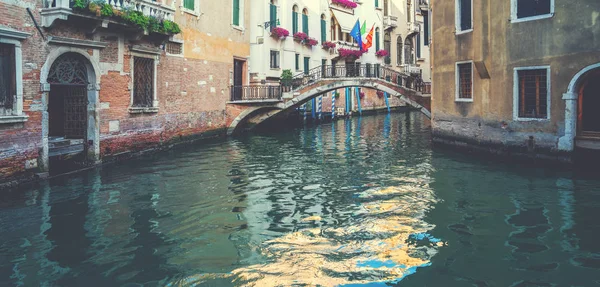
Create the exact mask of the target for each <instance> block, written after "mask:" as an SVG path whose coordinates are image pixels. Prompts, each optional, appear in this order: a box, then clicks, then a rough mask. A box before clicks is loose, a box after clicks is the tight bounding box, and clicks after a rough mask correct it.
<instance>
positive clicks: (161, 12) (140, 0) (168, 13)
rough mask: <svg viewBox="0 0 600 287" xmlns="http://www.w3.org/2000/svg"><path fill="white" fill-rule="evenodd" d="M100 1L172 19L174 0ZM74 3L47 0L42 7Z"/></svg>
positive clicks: (60, 6)
mask: <svg viewBox="0 0 600 287" xmlns="http://www.w3.org/2000/svg"><path fill="white" fill-rule="evenodd" d="M101 2H104V3H108V4H110V5H111V6H112V7H113V8H114V9H117V10H125V9H132V10H134V11H139V12H142V14H144V15H145V16H149V17H156V18H160V19H166V20H171V21H173V18H174V13H175V9H174V8H173V7H174V4H175V1H174V0H173V1H172V2H171V6H169V5H166V4H161V3H160V1H152V0H103V1H101ZM74 3H75V2H74V1H72V0H48V1H45V2H44V7H45V8H65V9H71V8H73V4H74Z"/></svg>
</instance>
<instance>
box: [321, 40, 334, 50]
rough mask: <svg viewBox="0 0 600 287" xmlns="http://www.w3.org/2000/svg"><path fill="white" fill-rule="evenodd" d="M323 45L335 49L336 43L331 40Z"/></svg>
mask: <svg viewBox="0 0 600 287" xmlns="http://www.w3.org/2000/svg"><path fill="white" fill-rule="evenodd" d="M322 46H323V49H335V47H336V45H335V43H333V42H329V41H327V42H325V43H323V45H322Z"/></svg>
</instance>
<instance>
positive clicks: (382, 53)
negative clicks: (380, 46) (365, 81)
mask: <svg viewBox="0 0 600 287" xmlns="http://www.w3.org/2000/svg"><path fill="white" fill-rule="evenodd" d="M389 54H390V53H388V51H386V50H379V51H377V53H375V56H377V57H385V56H387V55H389Z"/></svg>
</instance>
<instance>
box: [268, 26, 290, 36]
mask: <svg viewBox="0 0 600 287" xmlns="http://www.w3.org/2000/svg"><path fill="white" fill-rule="evenodd" d="M289 35H290V31H288V30H286V29H284V28H281V27H275V28H274V29H273V31H271V36H273V37H276V38H285V37H287V36H289Z"/></svg>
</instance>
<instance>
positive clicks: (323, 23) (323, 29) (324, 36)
mask: <svg viewBox="0 0 600 287" xmlns="http://www.w3.org/2000/svg"><path fill="white" fill-rule="evenodd" d="M325 42H327V21H326V20H325V15H324V14H323V15H321V44H323V43H325Z"/></svg>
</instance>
